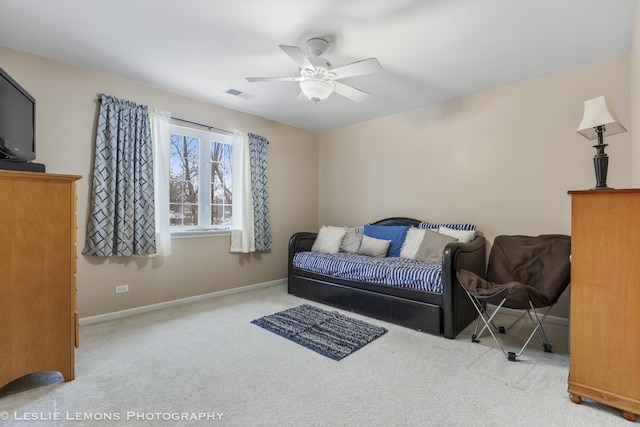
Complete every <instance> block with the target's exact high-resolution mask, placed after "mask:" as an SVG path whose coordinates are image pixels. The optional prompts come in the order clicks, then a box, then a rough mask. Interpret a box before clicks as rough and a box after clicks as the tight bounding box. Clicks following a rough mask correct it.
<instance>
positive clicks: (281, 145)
mask: <svg viewBox="0 0 640 427" xmlns="http://www.w3.org/2000/svg"><path fill="white" fill-rule="evenodd" d="M0 67H2V68H3V69H4V70H5V71H7V72H8V73H9V74H10V75H11V76H12V77H13V78H14V79H15V80H17V81H18V82H19V83H20V84H21V85H22V86H23V87H25V88H26V89H27V90H28V91H29V92H30V93H31V94H32V95H33V96H34V97H35V98H36V103H37V104H36V105H37V128H36V135H37V159H36V160H37V161H38V162H41V163H45V164H46V166H47V171H48V172H52V173H63V174H76V175H82V176H83V179H82V180H81V181H80V182H79V183H78V214H77V218H78V274H77V284H78V311H79V313H80V316H81V317H87V316H93V315H98V314H103V313H109V312H114V311H118V310H123V309H128V308H133V307H139V306H144V305H149V304H154V303H159V302H164V301H169V300H174V299H178V298H185V297H189V296H194V295H199V294H204V293H209V292H215V291H220V290H225V289H230V288H235V287H240V286H246V285H252V284H257V283H263V282H268V281H272V280H278V279H284V278H285V277H286V269H287V243H288V239H289V237H290V235H291V234H292V233H294V232H296V231H300V230H314V229H316V228H317V224H318V190H317V189H318V135H317V134H315V133H312V132H307V131H303V130H300V129H297V128H293V127H290V126H286V125H282V124H279V123H275V122H272V121H269V120H265V119H261V118H258V117H255V116H251V115H247V114H243V113H239V112H237V111H232V110H229V109H225V108H222V107H218V106H215V105H211V104H207V103H204V102H200V101H197V100H194V99H190V98H186V97H183V96H178V95H175V94H172V93H168V92H165V91H162V90H158V89H154V88H151V87H148V86H144V85H141V84H136V83H133V82H130V81H126V80H123V79H118V78H115V77H112V76H109V75H105V74H100V73H96V72H92V71H87V70H83V69H79V68H76V67H71V66H68V65H65V64H61V63H58V62H53V61H50V60H47V59H44V58H40V57H35V56H31V55H26V54H23V53H20V52H16V51H13V50H8V49H5V48H0ZM101 93H105V94H108V95H113V96H116V97H119V98H122V99H127V100H131V101H135V102H138V103H141V104H146V105H149V106H151V107H154V108H159V109H162V110H167V111H171V112H172V114H173V115H174V116H176V117H180V118H184V119H188V120H192V121H195V122H199V123H206V124H211V125H214V126H216V127H220V128H223V129H239V130H240V131H243V132H254V133H257V134H260V135H263V136H264V137H266V138H267V139H268V140H269V141H270V144H269V154H268V161H269V165H268V176H269V195H270V198H271V199H270V214H271V225H272V234H273V250H272V251H271V252H270V253H264V254H260V255H254V256H250V255H238V254H231V253H229V237H228V236H224V237H208V238H191V239H174V240H173V254H172V255H171V256H168V257H157V258H108V259H104V258H92V257H86V256H83V255H82V254H81V251H82V247H83V246H84V236H85V230H86V221H87V216H88V213H87V212H88V203H89V201H88V200H89V195H90V185H89V184H90V180H91V165H92V161H93V147H94V144H95V126H96V115H97V111H98V104H97V97H98V94H101ZM121 284H127V285H129V293H126V294H119V295H115V292H114V287H115V286H116V285H121Z"/></svg>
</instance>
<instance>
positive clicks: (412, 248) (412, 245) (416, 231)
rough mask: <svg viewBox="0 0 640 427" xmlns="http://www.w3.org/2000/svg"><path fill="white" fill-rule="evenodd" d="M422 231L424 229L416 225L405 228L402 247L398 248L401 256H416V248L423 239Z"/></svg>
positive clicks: (410, 257)
mask: <svg viewBox="0 0 640 427" xmlns="http://www.w3.org/2000/svg"><path fill="white" fill-rule="evenodd" d="M424 232H425V230H424V229H421V228H416V227H410V228H409V229H408V230H407V235H406V236H405V238H404V243H402V249H400V257H401V258H409V259H414V258H415V257H416V252H418V248H419V247H420V244H421V243H422V240H423V239H424Z"/></svg>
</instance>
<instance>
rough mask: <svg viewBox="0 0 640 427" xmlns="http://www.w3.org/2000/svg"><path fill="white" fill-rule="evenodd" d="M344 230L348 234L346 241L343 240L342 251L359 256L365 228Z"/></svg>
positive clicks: (345, 237) (345, 236)
mask: <svg viewBox="0 0 640 427" xmlns="http://www.w3.org/2000/svg"><path fill="white" fill-rule="evenodd" d="M344 229H345V231H346V233H345V235H344V239H342V244H341V245H340V250H341V251H342V252H351V253H354V254H357V253H358V249H359V248H360V241H361V240H362V231H363V227H345V228H344Z"/></svg>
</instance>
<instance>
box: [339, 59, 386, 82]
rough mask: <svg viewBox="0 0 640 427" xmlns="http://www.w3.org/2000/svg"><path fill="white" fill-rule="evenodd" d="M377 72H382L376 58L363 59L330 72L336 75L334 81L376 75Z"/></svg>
mask: <svg viewBox="0 0 640 427" xmlns="http://www.w3.org/2000/svg"><path fill="white" fill-rule="evenodd" d="M378 71H382V65H380V62H378V60H377V59H376V58H369V59H363V60H362V61H357V62H352V63H351V64H347V65H343V66H342V67H338V68H334V69H332V70H331V72H332V73H335V74H336V79H344V78H346V77H353V76H360V75H362V74H371V73H377V72H378Z"/></svg>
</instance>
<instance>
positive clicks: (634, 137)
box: [627, 7, 640, 188]
mask: <svg viewBox="0 0 640 427" xmlns="http://www.w3.org/2000/svg"><path fill="white" fill-rule="evenodd" d="M635 24H636V25H635V28H634V34H633V45H632V46H631V54H630V55H629V58H630V60H629V61H630V64H629V69H630V74H631V90H630V92H631V123H630V127H627V129H630V130H631V165H632V177H631V182H632V187H635V188H638V187H640V133H639V132H634V129H640V114H639V113H640V78H639V76H638V75H639V73H640V7H639V8H637V9H636V22H635Z"/></svg>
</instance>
